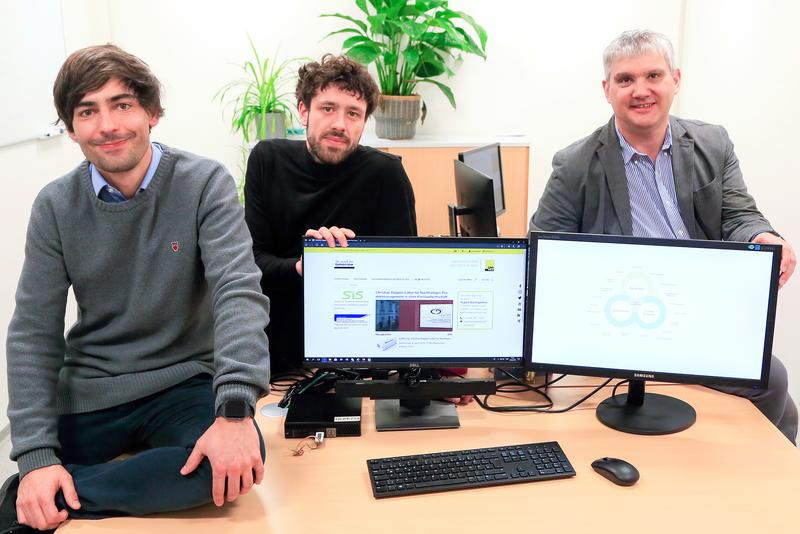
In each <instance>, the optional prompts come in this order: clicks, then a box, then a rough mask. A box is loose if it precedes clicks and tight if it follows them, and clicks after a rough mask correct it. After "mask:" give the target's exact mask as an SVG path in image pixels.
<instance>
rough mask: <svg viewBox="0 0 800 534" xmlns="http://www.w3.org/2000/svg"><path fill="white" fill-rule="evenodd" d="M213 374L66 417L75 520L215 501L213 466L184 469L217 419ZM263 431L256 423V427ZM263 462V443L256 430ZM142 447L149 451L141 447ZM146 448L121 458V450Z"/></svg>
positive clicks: (64, 439)
mask: <svg viewBox="0 0 800 534" xmlns="http://www.w3.org/2000/svg"><path fill="white" fill-rule="evenodd" d="M214 419H215V415H214V392H213V390H212V386H211V377H210V376H208V375H198V376H195V377H193V378H190V379H189V380H187V381H185V382H182V383H180V384H178V385H176V386H173V387H171V388H169V389H167V390H165V391H162V392H159V393H156V394H154V395H150V396H149V397H145V398H143V399H139V400H135V401H132V402H128V403H125V404H122V405H120V406H115V407H113V408H108V409H105V410H99V411H96V412H89V413H80V414H69V415H62V416H61V417H59V420H58V437H59V440H60V442H61V451H60V454H59V456H60V457H61V461H62V463H63V464H64V467H65V468H66V469H67V470H68V471H69V472H70V474H71V475H72V479H73V481H74V483H75V489H76V490H77V492H78V499H79V500H80V502H81V508H80V509H79V510H72V509H71V508H68V507H67V506H65V505H64V500H63V496H62V495H61V494H60V493H59V494H58V496H57V498H56V500H57V504H58V506H59V508H65V509H67V510H69V515H70V517H73V518H78V519H100V518H103V517H111V516H121V515H136V516H140V515H147V514H153V513H156V512H168V511H174V510H183V509H186V508H193V507H195V506H200V505H203V504H206V503H209V502H211V478H212V477H211V465H210V463H209V461H208V459H207V458H206V459H203V462H202V463H201V464H200V466H199V467H198V468H197V469H196V470H195V471H194V472H192V473H191V474H189V475H186V476H183V475H181V474H180V472H179V471H180V469H181V467H182V466H183V464H184V463H186V459H187V458H188V457H189V453H190V452H191V450H192V448H193V447H194V444H195V442H196V441H197V440H198V438H200V436H201V435H202V434H203V433H204V432H205V431H206V429H207V428H208V427H209V426H211V424H212V423H213V422H214ZM253 424H255V422H253ZM256 430H257V431H258V426H256ZM258 438H259V441H260V444H261V458H262V459H263V458H264V457H265V454H266V453H265V449H264V440H263V438H262V436H261V432H260V431H258ZM142 449H144V450H142ZM137 450H141V452H138V453H136V454H134V455H133V456H130V457H128V458H125V459H123V460H115V458H116V457H117V456H119V455H120V454H123V453H127V452H131V451H137Z"/></svg>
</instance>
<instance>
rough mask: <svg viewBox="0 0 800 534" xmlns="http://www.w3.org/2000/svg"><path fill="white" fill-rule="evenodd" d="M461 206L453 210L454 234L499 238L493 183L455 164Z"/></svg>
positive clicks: (470, 168) (457, 198)
mask: <svg viewBox="0 0 800 534" xmlns="http://www.w3.org/2000/svg"><path fill="white" fill-rule="evenodd" d="M453 166H454V171H455V183H456V200H457V201H458V206H449V210H450V226H451V229H450V230H451V234H453V230H454V227H455V226H457V228H458V230H459V231H458V235H461V236H462V237H497V217H496V216H495V209H494V206H495V201H494V186H493V185H492V179H491V178H489V177H488V176H486V175H485V174H483V173H482V172H480V171H477V170H475V169H473V168H472V167H470V166H469V165H467V164H466V163H462V162H460V161H458V160H454V161H453Z"/></svg>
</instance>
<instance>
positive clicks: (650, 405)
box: [597, 380, 697, 436]
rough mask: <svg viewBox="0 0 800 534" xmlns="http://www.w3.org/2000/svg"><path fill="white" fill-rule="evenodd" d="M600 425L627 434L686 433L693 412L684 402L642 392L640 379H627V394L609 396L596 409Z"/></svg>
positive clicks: (695, 416) (642, 382) (692, 421)
mask: <svg viewBox="0 0 800 534" xmlns="http://www.w3.org/2000/svg"><path fill="white" fill-rule="evenodd" d="M597 418H598V419H599V420H600V422H601V423H603V424H604V425H606V426H608V427H611V428H613V429H614V430H619V431H621V432H627V433H629V434H643V435H650V436H655V435H661V434H672V433H675V432H680V431H681V430H686V429H687V428H689V427H690V426H692V425H693V424H694V422H695V420H696V419H697V413H696V412H695V411H694V408H692V407H691V406H690V405H689V404H687V403H686V402H684V401H682V400H680V399H676V398H675V397H668V396H667V395H659V394H657V393H645V392H644V380H631V381H630V384H629V386H628V394H627V395H616V396H614V397H609V398H607V399H606V400H604V401H603V402H601V403H600V404H599V405H598V406H597Z"/></svg>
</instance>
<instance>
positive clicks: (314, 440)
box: [289, 432, 325, 456]
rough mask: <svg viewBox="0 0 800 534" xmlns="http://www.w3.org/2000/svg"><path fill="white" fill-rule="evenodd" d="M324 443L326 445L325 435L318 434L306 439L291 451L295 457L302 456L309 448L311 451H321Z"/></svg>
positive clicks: (322, 433)
mask: <svg viewBox="0 0 800 534" xmlns="http://www.w3.org/2000/svg"><path fill="white" fill-rule="evenodd" d="M309 440H310V441H309ZM323 443H325V433H324V432H317V433H316V434H314V435H311V436H306V437H304V438H303V439H301V440H300V442H299V443H298V444H297V446H296V447H295V448H294V449H289V450H290V451H292V454H293V455H294V456H302V455H303V453H304V452H305V450H304V449H305V447H308V448H309V449H311V450H316V449H319V448H320V447H321V446H322V444H323Z"/></svg>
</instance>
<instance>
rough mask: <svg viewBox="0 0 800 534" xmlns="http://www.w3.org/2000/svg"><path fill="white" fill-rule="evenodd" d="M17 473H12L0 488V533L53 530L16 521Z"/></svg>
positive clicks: (19, 533)
mask: <svg viewBox="0 0 800 534" xmlns="http://www.w3.org/2000/svg"><path fill="white" fill-rule="evenodd" d="M18 490H19V475H12V476H11V478H9V479H8V480H6V482H5V484H3V487H2V488H0V534H43V533H47V532H50V533H52V532H55V531H54V530H36V529H35V528H33V527H29V526H28V525H20V524H19V523H18V522H17V491H18Z"/></svg>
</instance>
